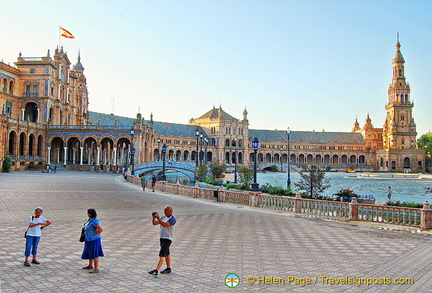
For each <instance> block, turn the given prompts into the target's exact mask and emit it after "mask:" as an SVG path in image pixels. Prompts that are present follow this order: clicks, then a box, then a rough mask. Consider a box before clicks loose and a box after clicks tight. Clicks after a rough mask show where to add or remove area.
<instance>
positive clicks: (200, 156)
mask: <svg viewBox="0 0 432 293" xmlns="http://www.w3.org/2000/svg"><path fill="white" fill-rule="evenodd" d="M200 141H201V147H200V153H199V159H200V163H199V164H200V165H202V162H203V153H202V147H203V133H202V131H201V133H200Z"/></svg>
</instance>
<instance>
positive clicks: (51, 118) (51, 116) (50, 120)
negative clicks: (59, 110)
mask: <svg viewBox="0 0 432 293" xmlns="http://www.w3.org/2000/svg"><path fill="white" fill-rule="evenodd" d="M53 119H54V110H53V108H52V107H50V108H49V110H48V123H51V124H52V123H54V121H53Z"/></svg>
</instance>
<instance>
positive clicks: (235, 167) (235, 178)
mask: <svg viewBox="0 0 432 293" xmlns="http://www.w3.org/2000/svg"><path fill="white" fill-rule="evenodd" d="M234 144H235V146H234V183H235V184H237V138H234ZM255 182H256V181H255Z"/></svg>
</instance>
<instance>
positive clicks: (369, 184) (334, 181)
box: [257, 172, 432, 203]
mask: <svg viewBox="0 0 432 293" xmlns="http://www.w3.org/2000/svg"><path fill="white" fill-rule="evenodd" d="M257 177H258V178H257V181H258V183H259V184H260V186H261V185H264V184H266V183H268V184H270V185H273V186H281V187H284V188H286V185H287V174H286V173H258V174H257ZM326 178H328V179H330V185H331V187H329V188H328V189H326V190H325V192H324V194H325V195H333V194H335V193H336V192H337V191H338V190H340V189H351V190H353V191H354V193H357V194H359V195H361V196H369V195H371V196H373V197H375V199H376V200H377V201H378V202H386V201H387V194H388V188H389V186H391V199H392V200H393V201H397V200H399V201H401V202H416V203H424V202H425V201H428V202H432V194H431V193H426V192H425V188H427V187H432V176H431V177H429V178H427V179H390V178H385V179H384V178H381V179H375V178H357V176H356V174H353V173H343V172H327V173H326ZM299 180H300V174H299V173H297V172H296V173H291V186H292V188H294V185H293V184H294V183H295V182H297V181H299Z"/></svg>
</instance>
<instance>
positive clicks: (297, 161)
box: [0, 40, 425, 172]
mask: <svg viewBox="0 0 432 293" xmlns="http://www.w3.org/2000/svg"><path fill="white" fill-rule="evenodd" d="M404 63H405V61H404V59H403V56H402V54H401V52H400V43H399V40H398V42H397V44H396V55H395V57H394V59H393V79H392V84H391V85H390V88H389V91H388V104H387V105H386V111H387V118H386V121H385V123H384V127H383V128H374V127H373V125H372V121H371V119H370V117H369V115H368V116H367V118H366V121H365V124H364V126H363V127H362V128H361V127H360V124H359V123H358V121H357V119H356V121H355V123H354V128H353V129H352V131H351V132H324V131H323V132H314V131H292V132H291V133H290V151H289V152H288V150H287V139H288V134H287V132H286V131H278V130H256V129H249V120H248V113H247V111H246V109H245V110H244V111H243V116H242V119H237V118H235V117H233V116H231V115H230V114H228V113H227V112H225V111H224V110H223V109H222V107H219V108H216V107H213V108H212V109H211V110H210V111H208V112H207V113H205V114H204V115H202V116H200V117H198V118H195V119H191V120H190V121H189V123H188V124H177V123H164V122H157V121H153V115H151V116H150V119H148V120H146V119H144V118H143V117H142V116H141V114H137V116H136V118H127V117H120V116H115V115H110V114H103V113H96V112H91V111H89V110H88V101H89V97H88V92H87V81H86V77H85V75H84V67H83V65H82V64H81V57H80V55H78V60H77V63H76V64H75V65H73V66H71V62H70V61H69V58H68V56H67V54H66V52H64V51H63V48H57V49H56V50H55V54H54V56H53V57H51V55H50V52H49V51H48V53H47V55H46V56H45V57H22V55H21V54H20V55H19V57H18V60H17V62H15V66H10V65H7V64H5V63H2V62H1V63H0V80H1V83H0V89H1V90H0V105H1V107H2V112H1V116H0V163H1V162H2V161H3V159H4V157H6V156H8V157H10V158H11V159H12V161H13V170H25V169H32V168H45V166H46V165H62V166H64V167H65V168H68V169H78V170H95V171H113V172H118V171H120V170H122V169H123V168H125V167H127V166H128V164H129V163H132V162H133V163H135V164H138V163H144V162H150V161H157V160H160V159H161V155H160V153H161V147H162V145H163V144H166V145H167V146H168V150H167V156H168V157H167V160H172V161H181V162H200V163H209V162H216V163H219V164H226V165H228V166H232V165H233V164H234V163H237V164H240V165H250V164H251V163H252V162H253V148H252V139H253V138H254V137H257V138H258V139H259V141H260V147H259V150H258V163H259V165H260V168H265V167H269V166H271V165H276V166H277V167H279V168H280V169H282V170H286V168H287V165H288V162H289V163H290V165H291V166H297V167H300V166H302V165H312V164H314V165H319V166H321V167H331V168H336V169H344V168H357V169H358V168H360V169H382V170H398V171H403V170H416V169H418V168H421V169H423V168H424V163H425V154H424V150H419V149H416V136H417V132H416V124H415V123H414V118H413V117H412V108H413V106H414V104H413V103H412V102H411V101H410V88H409V84H408V83H407V82H406V80H405V76H404ZM288 153H289V157H288ZM131 154H133V155H131Z"/></svg>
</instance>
